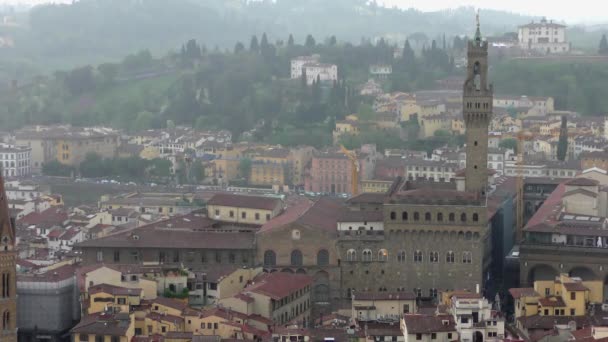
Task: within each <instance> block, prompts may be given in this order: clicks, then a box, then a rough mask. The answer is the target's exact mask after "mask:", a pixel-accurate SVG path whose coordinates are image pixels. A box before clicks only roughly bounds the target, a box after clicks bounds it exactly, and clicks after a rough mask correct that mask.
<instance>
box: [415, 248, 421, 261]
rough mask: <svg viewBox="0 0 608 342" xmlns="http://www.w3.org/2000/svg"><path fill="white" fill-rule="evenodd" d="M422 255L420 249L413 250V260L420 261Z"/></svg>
mask: <svg viewBox="0 0 608 342" xmlns="http://www.w3.org/2000/svg"><path fill="white" fill-rule="evenodd" d="M422 259H423V256H422V251H420V250H417V251H415V252H414V262H422Z"/></svg>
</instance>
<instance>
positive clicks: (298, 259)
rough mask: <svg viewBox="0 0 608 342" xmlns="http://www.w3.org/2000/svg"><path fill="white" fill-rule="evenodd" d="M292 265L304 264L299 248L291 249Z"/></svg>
mask: <svg viewBox="0 0 608 342" xmlns="http://www.w3.org/2000/svg"><path fill="white" fill-rule="evenodd" d="M291 266H302V252H300V250H299V249H294V250H293V251H291Z"/></svg>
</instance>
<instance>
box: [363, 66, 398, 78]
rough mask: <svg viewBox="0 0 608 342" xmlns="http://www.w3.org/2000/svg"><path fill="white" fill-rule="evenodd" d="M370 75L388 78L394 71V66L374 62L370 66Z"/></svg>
mask: <svg viewBox="0 0 608 342" xmlns="http://www.w3.org/2000/svg"><path fill="white" fill-rule="evenodd" d="M369 73H370V75H372V76H374V77H378V78H387V77H389V76H390V75H391V74H392V73H393V66H392V65H390V64H372V65H370V66H369Z"/></svg>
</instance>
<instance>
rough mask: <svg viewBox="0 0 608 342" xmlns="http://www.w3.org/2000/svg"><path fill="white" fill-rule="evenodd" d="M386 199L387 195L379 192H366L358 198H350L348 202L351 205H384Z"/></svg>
mask: <svg viewBox="0 0 608 342" xmlns="http://www.w3.org/2000/svg"><path fill="white" fill-rule="evenodd" d="M385 198H386V194H383V193H377V192H364V193H360V194H358V195H357V196H353V197H351V198H349V199H348V200H347V201H346V202H347V203H349V204H359V203H364V204H368V203H375V204H382V203H384V199H385Z"/></svg>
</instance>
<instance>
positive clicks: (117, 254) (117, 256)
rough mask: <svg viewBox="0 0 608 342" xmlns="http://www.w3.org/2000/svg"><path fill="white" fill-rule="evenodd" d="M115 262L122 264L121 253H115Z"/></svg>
mask: <svg viewBox="0 0 608 342" xmlns="http://www.w3.org/2000/svg"><path fill="white" fill-rule="evenodd" d="M114 262H120V251H114Z"/></svg>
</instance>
